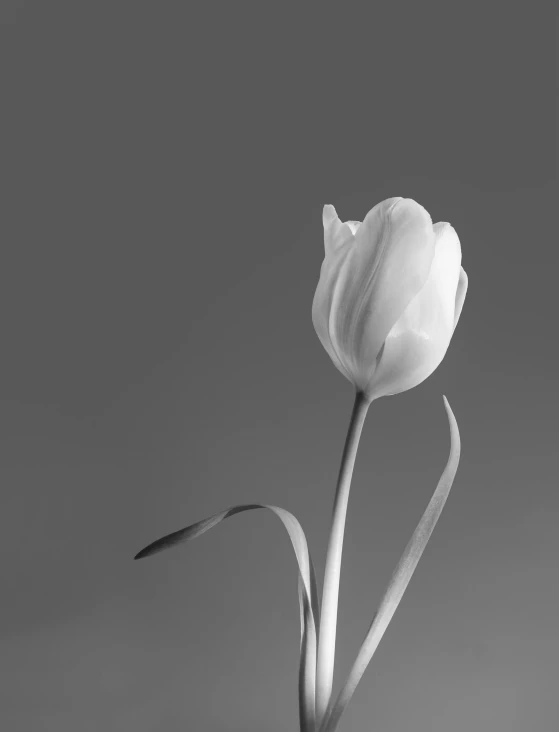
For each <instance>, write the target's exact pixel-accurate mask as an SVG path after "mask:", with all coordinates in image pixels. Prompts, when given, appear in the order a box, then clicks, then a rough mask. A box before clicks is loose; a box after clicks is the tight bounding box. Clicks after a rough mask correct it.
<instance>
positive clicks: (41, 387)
mask: <svg viewBox="0 0 559 732" xmlns="http://www.w3.org/2000/svg"><path fill="white" fill-rule="evenodd" d="M525 8H526V9H525V10H524V11H523V12H520V11H516V10H515V9H514V8H513V7H512V4H511V3H503V4H502V5H496V4H491V3H484V4H483V7H481V6H480V8H479V9H476V8H475V7H474V6H472V5H471V4H467V5H466V4H464V3H462V4H460V6H459V5H458V4H457V3H456V4H454V3H439V4H437V5H436V6H435V5H428V4H427V5H426V4H424V3H415V4H414V5H413V6H412V5H410V6H409V7H406V6H405V5H402V4H400V3H398V4H397V7H396V6H395V7H391V8H389V6H388V3H372V2H371V3H365V2H363V3H355V4H353V3H335V4H330V3H326V2H304V3H297V2H295V3H273V2H243V1H237V2H222V3H219V2H218V3H210V2H207V3H204V2H199V3H187V2H183V1H181V2H170V1H167V0H159V1H158V2H151V3H150V2H143V1H140V0H135V1H134V2H132V1H129V2H123V1H121V0H110V2H109V1H106V0H103V1H101V0H95V2H93V1H91V2H82V1H81V0H73V1H72V2H69V1H68V2H59V1H56V0H50V1H49V2H44V1H43V2H31V1H29V2H11V3H3V4H2V10H1V11H0V15H1V21H2V22H1V25H0V76H1V81H0V94H1V110H2V111H1V117H0V131H1V138H0V139H1V142H0V145H1V148H0V155H1V164H0V186H1V198H0V201H1V215H0V237H1V238H0V241H1V251H2V257H1V266H0V300H1V306H0V339H1V357H0V397H1V405H0V429H1V442H0V445H1V460H0V480H1V483H0V485H1V496H2V510H1V513H0V544H1V549H2V550H1V557H2V559H1V594H2V598H1V604H0V621H1V622H0V632H1V640H0V646H1V647H0V672H1V673H0V696H1V697H2V699H1V700H0V728H1V729H2V730H6V732H35V731H37V732H99V731H101V730H102V731H103V732H128V731H130V732H179V731H180V732H184V731H185V730H186V731H187V732H188V731H192V732H237V731H239V732H294V731H295V730H296V729H297V724H298V716H297V667H298V650H299V614H298V607H297V582H296V564H295V559H294V555H293V553H292V550H291V545H290V542H289V540H288V537H287V534H285V532H284V530H283V527H282V526H281V524H280V522H279V521H278V520H277V519H276V518H275V517H274V516H272V515H271V514H268V513H266V512H251V513H246V514H242V515H240V516H236V517H234V518H232V519H230V520H229V521H227V522H226V523H225V524H222V525H221V526H219V527H218V528H217V529H214V530H213V532H211V533H210V534H206V535H205V536H204V537H202V538H200V539H198V540H197V541H196V542H195V543H193V544H191V545H189V546H188V547H183V548H180V549H177V550H175V551H173V552H169V553H168V554H161V555H159V556H157V557H152V558H150V559H146V560H144V561H142V562H133V561H132V557H133V556H134V554H135V553H136V552H137V551H138V550H139V549H140V548H142V547H143V546H144V545H145V544H147V543H149V542H150V541H152V540H154V539H156V538H157V537H159V536H161V535H162V534H165V533H168V532H169V531H173V530H175V529H178V528H181V527H182V526H184V525H187V524H189V523H192V522H194V521H197V520H199V519H202V518H204V517H206V516H208V515H210V514H212V513H214V512H216V511H219V510H221V509H224V508H227V507H229V506H231V505H233V504H235V503H243V502H253V501H256V502H263V503H272V504H276V505H279V506H282V507H284V508H286V509H288V510H290V511H292V512H293V513H294V514H295V515H296V516H297V517H298V518H299V520H300V521H301V523H302V524H303V527H304V529H305V531H306V532H307V537H308V540H309V543H310V546H311V549H312V553H313V556H314V559H315V563H316V566H317V570H318V573H319V577H322V571H323V567H324V554H325V548H326V542H327V533H328V527H329V520H330V512H331V506H332V498H333V491H334V485H335V479H336V473H337V469H338V462H339V459H340V455H341V450H342V445H343V440H344V437H345V431H346V427H347V423H348V419H349V414H350V411H351V406H352V399H353V394H352V387H351V386H350V384H349V382H347V381H345V380H344V379H343V377H342V376H341V375H340V374H339V373H338V372H337V371H336V369H335V368H334V366H333V365H332V364H331V362H330V360H329V358H328V356H327V355H326V353H325V352H324V351H323V349H322V346H321V345H320V343H319V341H318V338H317V337H316V335H315V333H314V329H313V326H312V322H311V314H310V310H311V302H312V297H313V294H314V290H315V287H316V283H317V281H318V274H319V269H320V264H321V261H322V257H323V243H322V221H321V214H322V206H323V204H325V203H333V204H334V205H335V206H336V207H337V209H338V212H339V214H340V216H341V217H342V219H362V218H363V217H364V215H365V214H366V213H367V211H368V210H369V209H370V208H371V207H372V206H373V205H374V204H375V203H377V202H378V201H380V200H382V199H384V198H387V197H389V196H406V197H412V198H414V199H416V200H417V201H419V202H420V203H421V204H422V205H424V206H425V207H426V208H427V209H428V211H429V212H430V213H431V215H432V217H433V220H434V221H440V220H443V221H450V222H451V223H452V224H453V225H454V226H455V228H456V230H457V232H458V234H459V236H460V239H461V242H462V249H463V264H464V267H465V269H466V270H467V272H468V274H469V278H470V290H469V293H468V297H467V299H466V304H465V307H464V311H463V314H462V318H461V320H460V324H459V327H458V329H457V331H456V333H455V337H454V340H453V341H452V344H451V347H450V349H449V351H448V355H447V357H446V358H445V360H444V362H443V364H442V365H441V366H440V368H439V369H438V370H437V371H436V372H435V374H434V375H433V376H432V377H431V378H430V379H428V381H427V382H425V383H424V384H422V385H421V386H419V387H417V388H416V389H414V390H412V391H410V392H408V393H405V394H401V395H399V396H395V397H392V398H387V399H381V400H380V401H378V402H376V403H375V404H373V406H372V408H371V409H370V411H369V416H368V419H367V423H366V426H365V430H364V434H363V438H362V442H361V447H360V452H359V455H358V460H357V466H356V471H355V476H354V482H353V488H352V494H351V499H350V506H349V514H348V522H347V532H346V540H345V546H344V557H343V566H342V583H341V603H340V611H339V632H338V655H337V669H336V679H335V681H336V687H335V688H336V690H337V689H338V688H339V686H340V684H341V682H342V680H343V678H344V675H345V674H346V673H347V671H348V670H349V667H350V665H351V663H352V661H353V659H354V657H355V654H356V652H357V649H358V646H359V644H360V642H361V640H362V638H363V636H364V633H365V631H366V630H367V628H368V625H369V622H370V620H371V618H372V615H373V612H374V609H375V607H376V604H377V603H378V601H379V599H380V597H381V594H382V592H383V589H384V587H385V585H386V583H387V581H388V579H389V577H390V574H391V572H392V569H393V568H394V565H395V564H396V562H397V560H398V558H399V556H400V553H401V551H402V550H403V548H404V546H405V544H406V543H407V541H408V539H409V537H410V535H411V533H412V531H413V529H414V527H415V524H416V522H417V520H418V519H419V517H420V515H421V513H422V511H423V510H424V508H425V506H426V504H427V502H428V500H429V498H430V495H431V493H432V491H433V490H434V488H435V485H436V483H437V480H438V478H439V475H440V473H441V471H442V469H443V467H444V465H445V462H446V459H447V455H448V448H449V438H448V427H447V422H446V416H445V412H444V408H443V401H442V394H443V393H444V394H446V395H447V397H448V399H449V401H450V403H451V405H452V407H453V409H454V411H455V414H456V417H457V419H458V422H459V425H460V429H461V434H462V440H463V459H462V463H461V465H460V468H459V472H458V476H457V479H456V482H455V484H454V488H453V490H452V492H451V495H450V498H449V501H448V503H447V506H446V508H445V510H444V512H443V515H442V518H441V521H440V523H439V525H438V526H437V528H436V530H435V533H434V535H433V538H432V540H431V542H430V544H429V546H428V548H427V550H426V552H425V554H424V556H423V559H422V560H421V562H420V565H419V568H418V570H417V573H416V575H415V576H414V578H413V580H412V582H411V584H410V586H409V589H408V591H407V593H406V594H405V596H404V600H403V602H402V604H401V606H400V608H399V609H398V611H397V612H396V615H395V616H394V620H393V621H392V623H391V625H390V626H389V629H388V631H387V633H386V635H385V637H384V639H383V640H382V642H381V645H380V647H379V649H378V652H377V654H376V655H375V657H374V659H373V662H372V663H371V665H370V666H369V668H368V670H367V672H366V674H365V676H364V678H363V680H362V682H361V684H360V685H359V687H358V690H357V692H356V694H355V696H354V698H353V700H352V702H351V704H350V706H349V707H348V709H347V711H346V713H345V714H344V716H343V717H342V721H341V724H340V728H339V730H340V732H369V731H370V732H486V731H487V732H527V730H529V731H530V732H552V731H553V730H556V729H557V725H558V721H559V694H558V678H559V634H558V633H557V618H558V612H559V589H558V587H559V566H558V561H557V559H558V557H559V532H558V530H557V526H558V517H559V494H558V491H557V470H558V466H557V457H556V449H557V410H558V407H559V404H558V388H557V359H558V356H559V346H558V342H557V294H556V288H557V262H558V259H557V243H558V242H557V204H558V197H557V193H558V188H557V146H556V142H557V140H556V126H557V118H556V106H555V104H556V90H557V86H556V50H555V49H556V36H555V33H556V25H555V17H554V15H553V13H552V11H551V10H545V9H544V7H543V6H537V5H534V6H531V9H530V10H528V9H527V6H525Z"/></svg>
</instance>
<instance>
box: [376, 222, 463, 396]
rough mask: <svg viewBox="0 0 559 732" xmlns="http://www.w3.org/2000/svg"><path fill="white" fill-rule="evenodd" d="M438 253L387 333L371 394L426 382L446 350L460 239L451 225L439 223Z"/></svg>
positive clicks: (403, 388) (451, 330)
mask: <svg viewBox="0 0 559 732" xmlns="http://www.w3.org/2000/svg"><path fill="white" fill-rule="evenodd" d="M433 230H434V232H435V237H436V241H435V255H434V257H433V263H432V265H431V271H430V272H429V276H428V278H427V281H426V282H425V285H424V286H423V288H422V289H421V290H420V292H419V293H418V294H417V295H416V296H415V297H414V298H413V300H412V301H411V302H410V303H409V305H408V306H407V308H406V309H405V311H404V312H403V313H402V315H401V317H400V318H399V319H398V320H397V322H396V323H395V324H394V326H393V327H392V328H391V330H390V332H389V333H388V336H387V337H386V340H385V343H384V348H383V351H382V355H381V357H380V358H379V363H378V366H377V370H376V371H375V373H374V375H373V377H372V379H371V381H370V383H369V386H368V390H369V392H370V393H371V395H372V396H373V398H378V397H379V396H385V395H388V394H398V393H400V392H402V391H406V390H407V389H411V388H413V387H414V386H417V385H418V384H420V383H421V382H422V381H424V380H425V379H426V378H427V377H428V376H429V375H430V374H432V373H433V371H434V370H435V369H436V368H437V366H438V365H439V364H440V362H441V361H442V360H443V357H444V355H445V353H446V350H447V348H448V345H449V343H450V339H451V337H452V332H453V330H454V312H455V300H456V290H457V286H458V279H459V274H460V269H461V268H460V261H461V250H460V241H459V239H458V235H457V234H456V232H455V230H454V229H453V228H452V226H450V224H447V223H438V224H435V226H434V227H433Z"/></svg>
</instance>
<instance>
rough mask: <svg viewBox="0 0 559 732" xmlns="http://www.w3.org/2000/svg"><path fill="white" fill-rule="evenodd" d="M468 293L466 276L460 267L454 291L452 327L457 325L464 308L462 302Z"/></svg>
mask: <svg viewBox="0 0 559 732" xmlns="http://www.w3.org/2000/svg"><path fill="white" fill-rule="evenodd" d="M467 291H468V275H467V274H466V272H465V271H464V270H463V269H462V267H460V276H459V278H458V288H457V290H456V300H455V304H454V327H455V328H456V326H457V325H458V319H459V317H460V313H461V312H462V307H463V306H464V300H465V299H466V292H467Z"/></svg>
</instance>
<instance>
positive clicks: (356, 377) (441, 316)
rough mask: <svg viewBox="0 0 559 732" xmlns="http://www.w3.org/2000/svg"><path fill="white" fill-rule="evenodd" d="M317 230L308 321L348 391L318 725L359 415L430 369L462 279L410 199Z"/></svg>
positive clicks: (442, 348)
mask: <svg viewBox="0 0 559 732" xmlns="http://www.w3.org/2000/svg"><path fill="white" fill-rule="evenodd" d="M323 224H324V248H325V257H324V261H323V263H322V268H321V271H320V279H319V282H318V286H317V288H316V292H315V296H314V300H313V306H312V319H313V323H314V327H315V330H316V332H317V334H318V337H319V339H320V341H321V342H322V345H323V346H324V348H325V349H326V351H327V352H328V354H329V355H330V358H331V359H332V361H333V362H334V364H335V366H336V367H337V368H338V369H339V370H340V371H341V372H342V374H343V375H344V376H346V377H347V378H348V379H349V380H350V381H351V382H352V383H353V385H354V386H355V389H356V395H355V403H354V407H353V412H352V415H351V419H350V424H349V428H348V432H347V437H346V442H345V446H344V451H343V454H342V460H341V465H340V470H339V474H338V481H337V486H336V493H335V497H334V508H333V512H332V524H331V528H330V536H329V541H328V549H327V554H326V565H325V570H324V584H323V594H322V609H321V613H320V631H319V644H318V655H317V675H316V709H317V719H318V720H319V721H322V722H323V723H324V724H325V725H326V724H327V715H328V714H332V713H333V712H332V708H331V706H330V707H329V705H331V703H332V699H331V693H332V682H333V674H334V657H335V644H336V622H337V607H338V594H339V584H340V568H341V558H342V546H343V538H344V530H345V520H346V513H347V505H348V499H349V491H350V486H351V478H352V475H353V468H354V464H355V458H356V454H357V448H358V445H359V439H360V436H361V431H362V429H363V424H364V422H365V417H366V415H367V410H368V408H369V405H370V404H371V402H372V401H373V400H374V399H377V398H379V397H381V396H386V395H389V394H398V393H400V392H402V391H406V390H407V389H411V388H413V387H414V386H417V385H418V384H420V383H421V382H422V381H424V380H425V379H426V378H427V377H428V376H429V375H430V374H432V373H433V371H434V370H435V369H436V368H437V366H438V365H439V364H440V362H441V361H442V360H443V358H444V355H445V353H446V350H447V348H448V345H449V343H450V339H451V337H452V334H453V332H454V329H455V328H456V324H457V322H458V318H459V317H460V312H461V310H462V306H463V304H464V298H465V296H466V290H467V286H468V278H467V276H466V273H465V272H464V270H463V269H462V267H461V258H462V254H461V250H460V241H459V239H458V236H457V234H456V232H455V231H454V229H453V228H452V226H450V224H448V223H438V224H435V225H433V222H432V221H431V217H430V216H429V214H428V212H427V211H426V210H425V209H424V208H423V206H420V205H419V204H418V203H416V202H415V201H413V200H412V199H410V198H388V199H387V200H386V201H382V202H381V203H379V204H377V205H376V206H375V207H374V208H372V209H371V210H370V211H369V213H368V214H367V216H366V217H365V219H364V221H363V223H361V222H359V221H346V222H345V223H342V222H341V221H340V219H339V218H338V215H337V213H336V209H335V208H334V207H333V206H325V207H324V211H323ZM414 551H415V549H414ZM368 658H369V657H368ZM367 663H368V660H367ZM365 665H366V664H365ZM361 673H362V671H361ZM345 703H347V699H345V701H343V704H345ZM335 719H336V717H333V718H332V720H333V721H332V724H335V723H336V722H335Z"/></svg>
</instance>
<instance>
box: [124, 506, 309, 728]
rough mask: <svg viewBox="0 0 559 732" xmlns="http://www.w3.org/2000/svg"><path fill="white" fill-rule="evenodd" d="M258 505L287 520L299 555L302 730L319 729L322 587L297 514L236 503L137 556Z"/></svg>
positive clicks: (197, 533) (183, 539) (173, 543)
mask: <svg viewBox="0 0 559 732" xmlns="http://www.w3.org/2000/svg"><path fill="white" fill-rule="evenodd" d="M258 508H267V509H268V510H270V511H272V512H273V513H274V514H275V515H276V516H277V517H278V518H279V519H280V520H281V521H282V523H283V525H284V526H285V528H286V529H287V532H288V534H289V538H290V539H291V543H292V544H293V549H294V550H295V555H296V558H297V565H298V569H299V575H298V594H299V608H300V619H301V644H300V652H301V654H300V662H299V717H300V725H301V731H302V732H315V684H316V649H317V637H316V636H317V628H318V622H319V606H318V590H317V585H316V576H315V571H314V565H313V562H312V559H311V556H310V554H309V549H308V545H307V540H306V537H305V533H304V531H303V529H302V528H301V524H300V523H299V521H297V519H296V518H295V516H294V515H293V514H292V513H290V512H289V511H286V510H285V509H283V508H279V507H278V506H269V505H265V504H260V503H249V504H242V505H238V506H233V507H231V508H228V509H227V510H225V511H221V512H220V513H216V514H214V515H213V516H210V517H209V518H206V519H203V520H202V521H198V522H197V523H195V524H192V525H190V526H187V527H186V528H184V529H180V530H179V531H174V532H173V533H172V534H167V536H164V537H162V538H161V539H157V541H154V542H152V543H151V544H149V545H148V546H146V547H144V549H142V550H141V551H139V552H138V553H137V554H136V556H135V557H134V559H143V558H144V557H148V556H151V555H152V554H157V553H158V552H161V551H164V550H166V549H170V548H171V547H173V546H177V545H178V544H183V543H186V542H187V541H191V540H192V539H195V538H196V537H197V536H200V535H201V534H203V533H205V532H206V531H209V530H210V529H211V528H213V527H214V526H216V525H217V524H219V523H220V522H221V521H224V520H225V519H226V518H229V517H230V516H234V515H235V514H237V513H241V512H242V511H251V510H253V509H258Z"/></svg>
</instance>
